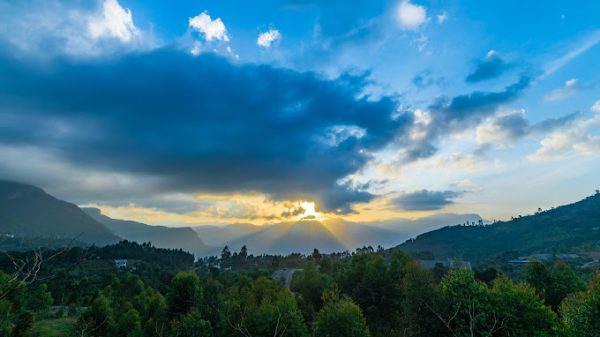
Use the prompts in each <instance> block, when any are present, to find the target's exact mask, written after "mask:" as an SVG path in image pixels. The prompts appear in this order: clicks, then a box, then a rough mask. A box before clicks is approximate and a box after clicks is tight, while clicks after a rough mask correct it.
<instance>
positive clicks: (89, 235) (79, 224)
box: [0, 181, 119, 245]
mask: <svg viewBox="0 0 600 337" xmlns="http://www.w3.org/2000/svg"><path fill="white" fill-rule="evenodd" d="M0 233H2V234H12V235H16V236H24V237H40V238H49V239H56V240H71V239H77V240H79V241H83V242H85V243H88V244H97V245H104V244H109V243H115V242H118V241H119V238H118V237H117V236H116V235H114V234H113V233H112V232H111V231H110V230H109V229H108V228H106V227H105V226H104V225H102V224H101V223H99V222H97V221H95V220H93V219H92V218H90V217H89V216H88V215H87V214H85V213H84V212H83V211H82V210H81V209H80V208H79V207H77V206H76V205H74V204H71V203H68V202H66V201H62V200H59V199H56V198H55V197H53V196H51V195H49V194H47V193H46V192H44V191H43V190H42V189H40V188H38V187H34V186H31V185H27V184H21V183H15V182H9V181H0Z"/></svg>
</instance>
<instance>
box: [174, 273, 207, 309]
mask: <svg viewBox="0 0 600 337" xmlns="http://www.w3.org/2000/svg"><path fill="white" fill-rule="evenodd" d="M201 301H202V288H201V287H200V279H199V278H198V275H196V273H193V272H179V273H177V274H176V275H175V276H174V277H173V279H172V280H171V291H170V292H169V294H168V297H167V302H168V308H169V314H170V317H172V318H177V317H178V316H182V315H186V314H187V313H188V312H190V310H191V309H192V308H195V307H198V305H199V304H200V302H201Z"/></svg>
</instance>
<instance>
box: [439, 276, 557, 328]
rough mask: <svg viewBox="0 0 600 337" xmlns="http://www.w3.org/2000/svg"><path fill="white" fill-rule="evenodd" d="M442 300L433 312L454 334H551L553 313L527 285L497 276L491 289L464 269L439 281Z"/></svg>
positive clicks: (553, 321) (553, 319) (553, 320)
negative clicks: (516, 283)
mask: <svg viewBox="0 0 600 337" xmlns="http://www.w3.org/2000/svg"><path fill="white" fill-rule="evenodd" d="M439 293H440V298H441V302H440V303H439V305H438V308H437V309H432V312H433V313H434V314H435V315H436V316H437V317H438V319H439V320H440V322H441V323H442V325H443V326H444V327H445V328H446V329H447V331H448V332H450V333H451V334H453V335H457V336H522V337H527V336H531V337H534V336H537V337H541V336H551V335H552V331H553V327H554V323H555V315H554V314H553V312H552V311H551V310H550V309H549V308H548V307H546V306H545V305H544V303H543V302H542V301H541V300H539V298H538V297H537V295H536V293H535V291H534V290H533V289H532V288H531V287H529V286H526V285H515V284H513V283H512V281H510V280H509V279H508V278H506V277H501V278H498V279H497V280H496V281H495V282H494V284H493V286H492V288H489V287H488V286H487V285H486V284H485V283H483V282H481V281H478V280H476V279H475V277H474V274H473V273H472V272H470V271H467V270H456V271H451V272H449V273H448V274H447V275H446V276H445V277H444V278H443V279H442V282H441V283H440V286H439Z"/></svg>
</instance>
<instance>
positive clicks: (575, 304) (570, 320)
mask: <svg viewBox="0 0 600 337" xmlns="http://www.w3.org/2000/svg"><path fill="white" fill-rule="evenodd" d="M560 314H561V316H562V320H561V332H562V336H565V337H596V336H600V320H598V317H600V273H598V274H596V276H595V278H594V279H593V280H592V282H591V283H590V286H589V289H588V290H587V291H585V292H581V293H577V294H573V295H571V296H569V297H567V299H566V300H565V301H564V302H563V303H562V305H561V306H560Z"/></svg>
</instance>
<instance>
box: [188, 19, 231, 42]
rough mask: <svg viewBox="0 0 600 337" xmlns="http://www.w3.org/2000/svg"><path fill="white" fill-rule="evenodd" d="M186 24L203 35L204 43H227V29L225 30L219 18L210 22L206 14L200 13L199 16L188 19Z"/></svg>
mask: <svg viewBox="0 0 600 337" xmlns="http://www.w3.org/2000/svg"><path fill="white" fill-rule="evenodd" d="M188 23H189V26H190V27H191V28H193V29H195V30H197V31H199V32H200V33H202V34H204V38H205V39H206V41H212V40H219V41H225V42H227V41H229V35H228V34H227V28H225V24H224V23H223V21H222V20H221V18H216V19H214V20H212V19H211V17H210V16H209V15H208V14H207V12H202V13H200V14H199V15H197V16H194V17H193V18H190V19H189V21H188Z"/></svg>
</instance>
